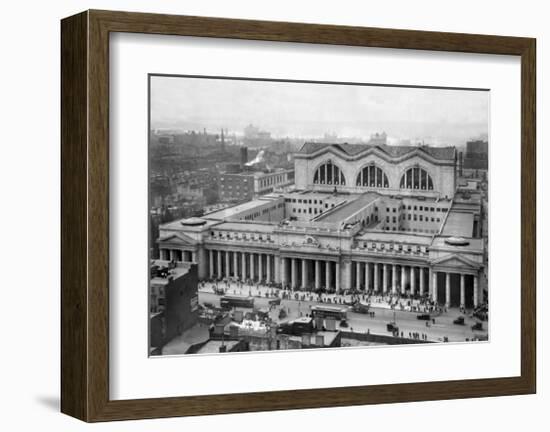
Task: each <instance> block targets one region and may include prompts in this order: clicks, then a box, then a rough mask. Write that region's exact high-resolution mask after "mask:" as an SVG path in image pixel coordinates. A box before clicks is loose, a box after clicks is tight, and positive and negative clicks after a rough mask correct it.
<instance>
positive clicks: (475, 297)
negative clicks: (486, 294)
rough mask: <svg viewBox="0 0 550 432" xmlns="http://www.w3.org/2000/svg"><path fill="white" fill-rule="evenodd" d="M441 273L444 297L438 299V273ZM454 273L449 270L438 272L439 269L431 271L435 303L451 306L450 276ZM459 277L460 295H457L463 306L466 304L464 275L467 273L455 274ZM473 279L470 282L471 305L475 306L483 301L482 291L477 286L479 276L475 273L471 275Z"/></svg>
mask: <svg viewBox="0 0 550 432" xmlns="http://www.w3.org/2000/svg"><path fill="white" fill-rule="evenodd" d="M440 273H441V274H443V276H444V280H445V283H444V288H445V297H444V298H442V299H440V298H439V294H440V290H439V287H440V286H439V279H440V278H439V276H438V275H439V274H440ZM453 274H456V273H450V272H440V271H432V298H433V300H434V301H435V302H437V303H445V306H447V307H449V306H451V302H452V296H451V288H452V284H451V276H452V275H453ZM456 275H457V276H458V277H459V278H460V285H459V286H460V296H459V302H460V306H463V307H465V306H466V277H468V276H469V275H467V274H464V273H459V274H456ZM471 277H472V279H473V283H472V305H473V306H474V307H477V306H478V305H479V304H480V303H482V302H483V293H482V291H481V290H480V288H479V277H478V276H477V275H475V274H474V275H471Z"/></svg>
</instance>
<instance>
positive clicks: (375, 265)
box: [373, 263, 380, 292]
mask: <svg viewBox="0 0 550 432" xmlns="http://www.w3.org/2000/svg"><path fill="white" fill-rule="evenodd" d="M378 273H379V272H378V263H374V286H373V289H374V291H375V292H378V291H380V287H379V286H378V276H379V275H378Z"/></svg>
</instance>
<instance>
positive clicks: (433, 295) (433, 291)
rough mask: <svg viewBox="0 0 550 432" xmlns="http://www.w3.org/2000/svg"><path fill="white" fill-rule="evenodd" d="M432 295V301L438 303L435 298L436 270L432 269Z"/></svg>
mask: <svg viewBox="0 0 550 432" xmlns="http://www.w3.org/2000/svg"><path fill="white" fill-rule="evenodd" d="M432 276H433V278H432V297H433V301H434V302H435V304H438V300H437V272H436V271H432Z"/></svg>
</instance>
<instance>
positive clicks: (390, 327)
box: [386, 322, 399, 332]
mask: <svg viewBox="0 0 550 432" xmlns="http://www.w3.org/2000/svg"><path fill="white" fill-rule="evenodd" d="M386 329H387V330H388V331H389V332H396V331H399V327H396V326H395V323H394V322H390V323H388V324H386Z"/></svg>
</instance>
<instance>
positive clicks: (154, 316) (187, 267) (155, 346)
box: [149, 236, 198, 352]
mask: <svg viewBox="0 0 550 432" xmlns="http://www.w3.org/2000/svg"><path fill="white" fill-rule="evenodd" d="M172 237H174V236H172ZM162 241H163V244H164V243H166V242H167V243H170V241H171V238H164V239H162ZM161 255H162V258H163V259H161V260H155V261H154V262H153V264H152V266H151V279H150V286H149V295H150V299H149V312H150V322H149V325H150V337H151V340H150V346H151V348H152V351H153V352H155V351H156V352H158V350H159V349H160V348H162V346H163V345H164V344H166V343H167V342H168V341H170V340H171V339H173V338H174V337H176V336H179V335H181V334H182V333H183V332H184V331H185V330H187V329H189V328H190V327H192V326H193V325H195V323H196V322H197V320H198V275H197V265H196V263H194V262H193V260H194V259H196V257H194V256H193V254H192V253H189V252H187V253H186V252H184V251H178V252H176V251H174V252H168V253H166V251H162V252H161ZM184 260H185V261H186V262H184Z"/></svg>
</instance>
